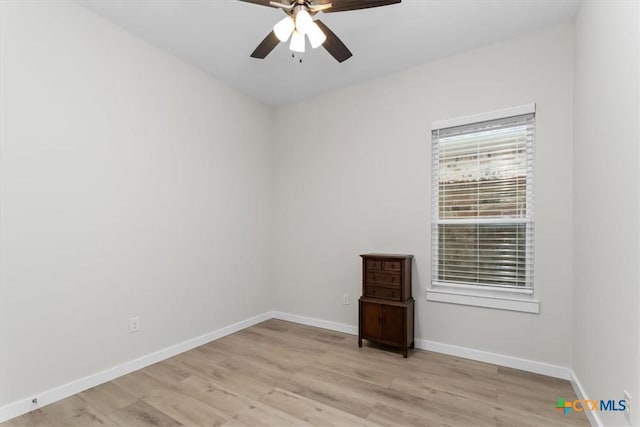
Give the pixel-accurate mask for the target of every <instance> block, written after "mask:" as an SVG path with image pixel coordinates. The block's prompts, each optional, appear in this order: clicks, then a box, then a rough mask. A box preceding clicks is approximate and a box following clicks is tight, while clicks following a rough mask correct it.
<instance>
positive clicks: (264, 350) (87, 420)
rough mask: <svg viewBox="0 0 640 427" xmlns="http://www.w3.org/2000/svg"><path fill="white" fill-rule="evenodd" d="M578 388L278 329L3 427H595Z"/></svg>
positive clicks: (333, 335)
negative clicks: (576, 406) (564, 404)
mask: <svg viewBox="0 0 640 427" xmlns="http://www.w3.org/2000/svg"><path fill="white" fill-rule="evenodd" d="M559 397H562V398H564V399H565V400H568V401H570V400H574V399H576V396H575V393H574V392H573V389H572V387H571V384H570V383H569V382H568V381H563V380H559V379H557V378H550V377H545V376H542V375H536V374H532V373H528V372H523V371H518V370H515V369H509V368H503V367H498V366H496V365H491V364H487V363H482V362H476V361H472V360H467V359H462V358H458V357H452V356H447V355H443V354H438V353H433V352H428V351H421V350H413V351H412V352H410V355H409V358H408V359H404V358H403V357H402V355H401V354H398V352H393V351H385V348H384V347H381V346H377V345H373V344H369V343H367V344H365V346H363V347H362V348H359V347H358V345H357V338H356V337H355V336H352V335H348V334H343V333H340V332H334V331H328V330H324V329H320V328H314V327H310V326H304V325H299V324H296V323H291V322H287V321H282V320H275V319H271V320H268V321H266V322H263V323H261V324H258V325H255V326H252V327H250V328H247V329H245V330H242V331H240V332H237V333H235V334H232V335H229V336H226V337H224V338H221V339H219V340H217V341H214V342H211V343H209V344H205V345H203V346H200V347H198V348H195V349H193V350H191V351H188V352H185V353H182V354H179V355H177V356H175V357H172V358H170V359H167V360H164V361H162V362H160V363H156V364H154V365H151V366H148V367H146V368H144V369H141V370H139V371H136V372H133V373H131V374H128V375H125V376H122V377H120V378H117V379H115V380H113V381H111V382H108V383H105V384H103V385H100V386H98V387H94V388H92V389H90V390H87V391H85V392H82V393H79V394H78V395H76V396H72V397H69V398H67V399H64V400H61V401H59V402H56V403H54V404H51V405H48V406H45V407H43V408H41V409H39V410H37V411H34V412H32V413H29V414H25V415H23V416H21V417H17V418H15V419H13V420H11V421H9V422H5V423H3V424H2V427H69V426H71V427H74V426H78V427H86V426H89V427H90V426H97V425H99V426H102V427H118V426H119V427H138V426H139V427H146V426H182V425H184V426H225V427H232V426H259V425H263V426H287V425H289V426H304V425H313V426H421V427H422V426H434V427H445V426H448V427H456V426H464V427H467V426H473V427H483V426H491V427H498V426H500V427H502V426H505V427H506V426H509V427H511V426H523V427H528V426H531V427H543V426H544V427H555V426H558V427H559V426H576V427H581V426H582V427H587V426H588V425H589V424H588V421H587V419H586V416H585V414H584V413H578V412H575V411H574V412H570V413H569V414H567V415H563V414H562V413H561V412H559V411H557V410H555V409H554V406H555V402H556V401H557V399H558V398H559Z"/></svg>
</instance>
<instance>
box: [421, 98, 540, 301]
mask: <svg viewBox="0 0 640 427" xmlns="http://www.w3.org/2000/svg"><path fill="white" fill-rule="evenodd" d="M529 114H533V116H534V118H533V127H534V145H535V127H536V121H537V117H536V105H535V103H531V104H525V105H520V106H516V107H510V108H505V109H500V110H495V111H490V112H485V113H480V114H474V115H470V116H464V117H459V118H455V119H448V120H441V121H435V122H432V124H431V132H430V139H431V150H430V153H431V157H432V171H431V179H432V183H431V184H432V192H434V194H432V199H431V200H432V203H438V199H437V197H438V196H439V194H438V185H439V184H438V183H439V167H435V165H434V164H435V162H436V159H435V158H434V157H435V152H434V150H435V149H436V147H435V146H434V140H433V132H434V131H438V130H443V129H447V128H453V127H459V126H467V125H481V124H482V123H483V122H491V121H495V120H503V119H508V118H511V117H516V116H524V115H529ZM534 150H535V148H534ZM534 156H535V151H534ZM534 163H535V162H534V160H533V159H531V161H530V162H527V165H526V166H527V168H531V173H530V174H528V182H527V187H528V188H531V191H532V192H533V191H534V190H533V182H529V179H530V180H533V178H534V177H533V176H534ZM529 185H531V186H530V187H529ZM533 197H534V194H532V195H531V201H532V200H533ZM529 208H531V211H530V212H528V215H527V218H525V221H524V223H525V224H528V223H529V221H530V224H531V226H533V225H534V224H535V217H534V214H533V210H534V209H535V207H534V206H531V207H527V209H529ZM529 218H530V219H529ZM440 221H441V220H440V218H439V214H438V212H437V211H435V209H432V218H431V230H430V235H431V239H432V242H431V248H430V250H431V261H432V265H431V269H432V270H431V272H432V274H431V277H430V279H429V287H428V289H427V291H426V298H427V301H434V302H444V303H452V304H462V305H472V306H479V307H487V308H495V309H502V310H512V311H522V312H528V313H539V311H540V303H539V301H538V300H537V299H535V295H536V293H535V286H533V266H532V267H531V268H532V271H531V272H530V274H531V286H530V287H526V288H522V289H518V288H513V287H496V286H486V285H473V284H469V285H467V284H454V283H443V282H438V281H437V280H436V274H435V272H436V271H437V269H438V258H437V253H435V252H437V244H435V243H434V241H433V239H438V232H437V227H438V225H439V224H440ZM510 221H513V219H506V217H505V222H510ZM445 222H446V220H445ZM462 222H464V221H461V223H462ZM469 222H470V223H473V224H479V223H481V222H482V221H476V220H470V221H469ZM513 222H519V223H523V221H522V220H516V221H513ZM530 238H532V239H533V234H531V236H530ZM526 248H527V254H526V260H525V262H531V263H532V262H533V256H534V254H533V252H534V244H533V241H532V242H531V244H527V245H526Z"/></svg>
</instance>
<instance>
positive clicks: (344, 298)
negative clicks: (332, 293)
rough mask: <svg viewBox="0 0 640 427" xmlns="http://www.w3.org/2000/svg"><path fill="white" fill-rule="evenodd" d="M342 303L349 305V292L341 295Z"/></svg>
mask: <svg viewBox="0 0 640 427" xmlns="http://www.w3.org/2000/svg"><path fill="white" fill-rule="evenodd" d="M342 304H343V305H349V294H344V295H342Z"/></svg>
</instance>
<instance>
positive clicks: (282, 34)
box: [273, 16, 296, 43]
mask: <svg viewBox="0 0 640 427" xmlns="http://www.w3.org/2000/svg"><path fill="white" fill-rule="evenodd" d="M295 27H296V24H295V23H294V22H293V18H292V17H290V16H286V17H285V18H284V19H283V20H282V21H279V22H278V23H277V24H276V25H274V26H273V32H274V33H275V35H276V37H277V38H278V40H280V41H281V42H282V43H284V42H286V41H287V40H289V36H291V33H293V30H294V29H295Z"/></svg>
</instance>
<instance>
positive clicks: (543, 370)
mask: <svg viewBox="0 0 640 427" xmlns="http://www.w3.org/2000/svg"><path fill="white" fill-rule="evenodd" d="M271 318H275V319H280V320H287V321H290V322H295V323H300V324H303V325H309V326H315V327H318V328H324V329H329V330H332V331H338V332H343V333H347V334H351V335H357V334H358V327H357V326H354V325H348V324H345V323H338V322H332V321H328V320H323V319H316V318H313V317H306V316H301V315H298V314H290V313H284V312H281V311H272V312H266V313H263V314H260V315H258V316H254V317H251V318H249V319H246V320H243V321H240V322H237V323H234V324H232V325H229V326H226V327H224V328H221V329H218V330H216V331H213V332H209V333H207V334H204V335H201V336H199V337H196V338H192V339H190V340H187V341H184V342H182V343H179V344H176V345H173V346H171V347H167V348H165V349H162V350H159V351H156V352H154V353H151V354H147V355H145V356H142V357H139V358H137V359H134V360H131V361H128V362H125V363H122V364H120V365H118V366H114V367H112V368H109V369H107V370H104V371H102V372H97V373H95V374H92V375H89V376H87V377H84V378H80V379H78V380H75V381H72V382H70V383H67V384H64V385H61V386H58V387H55V388H52V389H49V390H46V391H43V392H41V393H35V394H34V395H33V396H32V397H29V398H26V399H23V400H19V401H17V402H14V403H10V404H8V405H5V406H3V407H2V408H0V422H4V421H7V420H9V419H11V418H14V417H17V416H19V415H22V414H24V413H27V412H29V411H33V410H35V409H38V408H41V407H43V406H45V405H48V404H51V403H53V402H56V401H58V400H61V399H64V398H66V397H69V396H73V395H74V394H77V393H80V392H82V391H85V390H88V389H90V388H91V387H95V386H97V385H100V384H103V383H105V382H108V381H111V380H113V379H115V378H118V377H120V376H123V375H126V374H128V373H130V372H133V371H136V370H138V369H142V368H144V367H146V366H149V365H152V364H154V363H157V362H161V361H162V360H165V359H168V358H170V357H173V356H175V355H177V354H180V353H183V352H185V351H188V350H191V349H193V348H196V347H199V346H201V345H203V344H207V343H209V342H211V341H215V340H217V339H219V338H222V337H224V336H227V335H230V334H232V333H234V332H237V331H240V330H242V329H245V328H248V327H250V326H253V325H255V324H257V323H260V322H263V321H265V320H269V319H271ZM415 345H416V348H420V349H423V350H428V351H434V352H437V353H443V354H449V355H452V356H457V357H462V358H465V359H471V360H477V361H481V362H486V363H492V364H495V365H500V366H506V367H509V368H514V369H521V370H523V371H528V372H534V373H537V374H542V375H548V376H551V377H556V378H562V379H565V380H571V382H572V384H573V385H574V389H575V390H576V394H577V395H578V397H580V398H583V397H582V396H585V394H584V391H583V390H582V387H581V386H580V383H579V382H578V380H577V378H576V377H575V374H574V373H573V371H571V369H569V368H565V367H561V366H555V365H550V364H547V363H542V362H535V361H532V360H526V359H521V358H518V357H513V356H505V355H501V354H496V353H489V352H485V351H481V350H474V349H471V348H466V347H458V346H455V345H451V344H444V343H439V342H435V341H428V340H421V339H416V342H415ZM34 397H35V398H37V399H38V403H37V404H34V403H32V402H31V399H33V398H34ZM588 415H589V416H590V419H589V421H590V422H591V424H592V425H593V426H596V427H600V426H601V425H602V424H601V423H600V420H599V419H598V418H597V415H596V414H595V413H590V414H588ZM591 417H595V418H594V419H592V418H591Z"/></svg>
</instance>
